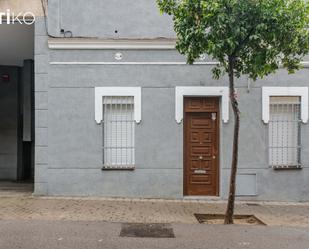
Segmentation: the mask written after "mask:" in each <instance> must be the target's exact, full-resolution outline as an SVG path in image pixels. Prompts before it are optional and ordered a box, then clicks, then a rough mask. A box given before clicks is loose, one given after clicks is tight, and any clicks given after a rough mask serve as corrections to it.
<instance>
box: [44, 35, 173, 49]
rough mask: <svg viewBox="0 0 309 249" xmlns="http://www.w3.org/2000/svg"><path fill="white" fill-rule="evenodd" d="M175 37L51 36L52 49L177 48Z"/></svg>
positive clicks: (49, 43) (49, 42)
mask: <svg viewBox="0 0 309 249" xmlns="http://www.w3.org/2000/svg"><path fill="white" fill-rule="evenodd" d="M175 43H176V40H175V39H163V38H162V39H140V40H139V39H97V38H50V39H48V47H49V48H50V49H124V50H129V49H133V50H134V49H145V50H147V49H149V50H156V49H159V50H170V49H175Z"/></svg>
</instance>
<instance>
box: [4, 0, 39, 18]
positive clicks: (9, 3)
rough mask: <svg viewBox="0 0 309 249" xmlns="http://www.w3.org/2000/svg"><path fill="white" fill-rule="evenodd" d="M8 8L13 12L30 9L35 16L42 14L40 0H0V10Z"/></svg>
mask: <svg viewBox="0 0 309 249" xmlns="http://www.w3.org/2000/svg"><path fill="white" fill-rule="evenodd" d="M7 9H10V10H11V11H12V12H14V13H19V12H27V11H31V12H32V13H33V14H35V15H36V16H42V15H43V10H42V3H41V0H0V12H5V11H6V10H7Z"/></svg>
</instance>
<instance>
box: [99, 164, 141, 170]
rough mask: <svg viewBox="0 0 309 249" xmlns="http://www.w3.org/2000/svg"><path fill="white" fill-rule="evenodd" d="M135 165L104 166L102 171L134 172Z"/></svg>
mask: <svg viewBox="0 0 309 249" xmlns="http://www.w3.org/2000/svg"><path fill="white" fill-rule="evenodd" d="M134 169H135V165H112V166H108V165H104V166H103V167H102V170H134Z"/></svg>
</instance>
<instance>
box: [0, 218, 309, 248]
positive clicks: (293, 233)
mask: <svg viewBox="0 0 309 249" xmlns="http://www.w3.org/2000/svg"><path fill="white" fill-rule="evenodd" d="M171 226H172V228H173V230H174V234H175V238H132V237H120V236H119V235H120V231H121V227H122V224H120V223H106V222H93V221H92V222H85V221H38V220H23V221H21V220H0V248H1V249H17V248H24V249H51V248H52V249H55V248H57V249H58V248H61V249H62V248H65V249H66V248H74V249H96V248H107V249H114V248H115V249H116V248H126V249H127V248H128V249H129V248H132V249H133V248H134V249H139V248H140V249H146V248H168V249H172V248H177V249H181V248H190V249H198V248H203V249H242V248H244V249H285V248H291V249H309V229H308V228H293V227H279V226H240V225H229V226H224V225H204V224H191V225H190V224H172V225H171Z"/></svg>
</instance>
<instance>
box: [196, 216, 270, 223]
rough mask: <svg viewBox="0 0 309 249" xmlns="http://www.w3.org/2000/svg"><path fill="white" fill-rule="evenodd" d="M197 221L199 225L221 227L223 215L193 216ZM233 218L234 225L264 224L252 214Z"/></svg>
mask: <svg viewBox="0 0 309 249" xmlns="http://www.w3.org/2000/svg"><path fill="white" fill-rule="evenodd" d="M194 216H195V218H196V219H197V221H198V222H199V223H201V224H208V225H223V224H224V218H225V215H224V214H194ZM233 217H234V224H235V225H253V226H254V225H263V226H266V223H265V222H263V221H262V220H260V219H259V218H257V217H256V216H254V215H252V214H249V215H248V214H236V215H234V216H233Z"/></svg>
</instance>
